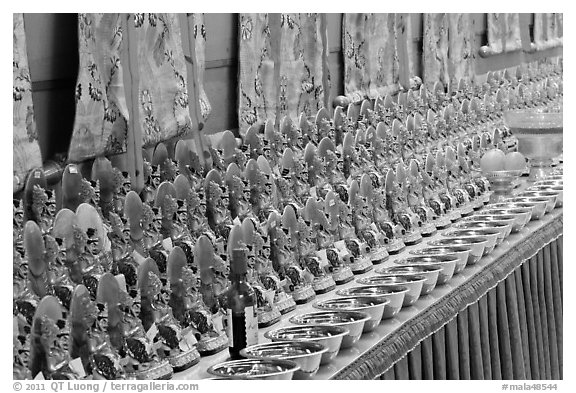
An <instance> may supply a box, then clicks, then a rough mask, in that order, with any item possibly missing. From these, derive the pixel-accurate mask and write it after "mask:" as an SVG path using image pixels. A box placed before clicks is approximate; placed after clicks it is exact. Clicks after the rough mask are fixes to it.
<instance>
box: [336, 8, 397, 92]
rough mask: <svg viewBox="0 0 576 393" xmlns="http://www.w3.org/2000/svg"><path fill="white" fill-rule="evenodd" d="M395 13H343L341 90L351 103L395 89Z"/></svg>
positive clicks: (394, 90)
mask: <svg viewBox="0 0 576 393" xmlns="http://www.w3.org/2000/svg"><path fill="white" fill-rule="evenodd" d="M396 34H397V32H396V21H395V14H344V17H343V22H342V47H343V49H342V52H343V54H344V93H345V95H346V96H348V97H349V98H351V99H352V101H353V102H359V101H362V100H363V99H364V98H366V97H369V98H376V97H377V96H378V95H380V96H385V95H386V94H387V93H395V92H396V91H398V88H399V86H398V80H399V60H398V52H397V48H396Z"/></svg>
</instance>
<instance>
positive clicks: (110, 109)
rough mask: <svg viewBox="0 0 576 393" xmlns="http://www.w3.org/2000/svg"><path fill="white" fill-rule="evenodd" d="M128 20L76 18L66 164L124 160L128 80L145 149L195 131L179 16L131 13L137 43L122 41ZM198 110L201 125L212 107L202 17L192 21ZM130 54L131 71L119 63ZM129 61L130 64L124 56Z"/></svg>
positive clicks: (110, 16) (115, 16)
mask: <svg viewBox="0 0 576 393" xmlns="http://www.w3.org/2000/svg"><path fill="white" fill-rule="evenodd" d="M125 17H126V14H79V15H78V40H79V42H78V44H79V72H78V81H77V86H76V117H75V121H74V130H73V133H72V138H71V142H70V148H69V153H68V159H69V160H70V161H74V162H78V161H83V160H86V159H89V158H93V157H96V156H100V155H105V154H119V153H125V152H126V150H127V133H128V121H129V117H130V116H129V110H128V107H127V100H126V89H125V85H124V79H123V78H124V77H125V74H126V73H128V75H132V76H133V77H134V78H133V79H134V80H137V81H138V86H135V88H137V89H138V90H137V91H138V94H137V97H138V100H136V101H135V102H134V104H133V105H134V106H135V108H134V109H135V110H136V111H137V113H138V117H139V123H140V124H139V126H140V128H141V131H142V139H143V146H144V147H149V146H154V145H155V144H157V143H159V142H162V141H166V140H168V139H170V138H173V137H175V136H180V135H184V134H186V133H188V132H190V130H191V129H193V128H196V127H197V124H195V123H194V124H192V123H191V119H190V114H189V112H188V105H189V97H188V81H187V74H186V63H185V58H184V52H183V46H182V45H183V44H182V39H181V36H182V34H185V33H186V32H185V31H184V30H182V29H181V26H180V22H179V18H178V15H177V14H135V15H134V18H133V19H132V20H131V23H132V26H134V29H133V33H134V34H135V37H134V38H135V39H134V40H132V41H131V42H132V45H129V44H128V41H127V40H126V39H125V34H126V32H125V31H123V30H122V18H125ZM193 21H194V37H193V38H194V40H195V59H194V61H193V64H194V67H195V72H196V73H197V74H198V78H197V79H198V82H197V83H195V84H194V85H193V86H192V87H191V88H196V89H198V101H199V103H198V106H199V107H200V111H201V117H202V118H203V119H204V120H206V119H207V117H208V116H209V114H210V111H211V107H210V103H209V101H208V98H207V96H206V92H205V91H204V87H203V80H204V66H205V57H204V56H205V55H204V53H205V46H206V28H205V26H204V19H203V16H202V15H201V14H193ZM132 26H131V28H132ZM126 50H127V51H131V52H132V51H133V52H134V53H135V55H134V59H136V61H134V62H133V63H134V64H124V63H123V61H122V58H123V57H122V53H121V51H126ZM126 58H128V57H126Z"/></svg>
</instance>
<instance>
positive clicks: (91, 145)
mask: <svg viewBox="0 0 576 393" xmlns="http://www.w3.org/2000/svg"><path fill="white" fill-rule="evenodd" d="M122 43H123V31H122V19H121V14H78V50H79V69H78V80H77V84H76V117H75V120H74V130H73V133H72V138H71V141H70V147H69V152H68V159H69V160H70V161H75V162H78V161H82V160H86V159H88V158H92V157H96V156H99V155H102V154H118V153H123V152H125V151H126V138H127V130H128V125H127V120H128V109H127V107H126V96H125V88H124V81H123V73H124V72H126V70H124V69H123V66H122V63H121V61H120V57H121V56H120V51H121V50H122V49H121V48H122Z"/></svg>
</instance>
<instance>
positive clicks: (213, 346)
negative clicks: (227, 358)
mask: <svg viewBox="0 0 576 393" xmlns="http://www.w3.org/2000/svg"><path fill="white" fill-rule="evenodd" d="M226 348H228V336H226V335H225V334H221V335H219V336H218V337H212V338H209V339H207V340H201V341H199V342H198V352H200V356H210V355H214V354H215V353H218V352H220V351H223V350H224V349H226Z"/></svg>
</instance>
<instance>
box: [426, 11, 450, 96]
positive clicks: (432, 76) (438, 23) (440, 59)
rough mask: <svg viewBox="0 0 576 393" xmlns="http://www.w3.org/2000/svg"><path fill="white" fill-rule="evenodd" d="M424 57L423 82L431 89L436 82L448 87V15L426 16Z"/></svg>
mask: <svg viewBox="0 0 576 393" xmlns="http://www.w3.org/2000/svg"><path fill="white" fill-rule="evenodd" d="M423 18H424V29H423V35H424V38H423V43H422V46H423V48H422V56H423V57H424V61H423V64H424V70H423V76H424V78H423V81H424V83H426V84H427V85H429V86H430V87H431V86H432V85H433V84H434V83H435V82H442V84H443V85H444V86H447V84H448V82H449V81H450V74H449V72H448V69H449V67H448V64H449V63H448V46H449V41H448V29H449V21H448V16H447V14H424V15H423Z"/></svg>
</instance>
